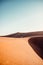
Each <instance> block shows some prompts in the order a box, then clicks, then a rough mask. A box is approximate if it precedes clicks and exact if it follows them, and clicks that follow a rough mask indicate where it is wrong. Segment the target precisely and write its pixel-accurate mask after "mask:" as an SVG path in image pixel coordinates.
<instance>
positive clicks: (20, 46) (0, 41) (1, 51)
mask: <svg viewBox="0 0 43 65" xmlns="http://www.w3.org/2000/svg"><path fill="white" fill-rule="evenodd" d="M29 39H30V37H24V38H8V37H0V65H43V60H42V59H41V58H40V57H39V56H38V55H37V53H36V52H35V51H34V50H33V48H32V47H31V46H30V45H29V42H28V40H29Z"/></svg>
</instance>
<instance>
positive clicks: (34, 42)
mask: <svg viewBox="0 0 43 65" xmlns="http://www.w3.org/2000/svg"><path fill="white" fill-rule="evenodd" d="M28 42H29V44H30V45H31V47H32V48H33V49H34V51H35V52H36V53H37V54H38V55H39V56H40V57H41V58H42V59H43V37H32V38H30V39H29V40H28Z"/></svg>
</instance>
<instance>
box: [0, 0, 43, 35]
mask: <svg viewBox="0 0 43 65" xmlns="http://www.w3.org/2000/svg"><path fill="white" fill-rule="evenodd" d="M31 31H43V0H0V35H6V34H10V33H16V32H31Z"/></svg>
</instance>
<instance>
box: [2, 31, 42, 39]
mask: <svg viewBox="0 0 43 65" xmlns="http://www.w3.org/2000/svg"><path fill="white" fill-rule="evenodd" d="M39 35H40V36H43V31H37V32H28V33H19V32H18V33H13V34H9V35H5V36H2V37H13V38H23V37H31V36H39Z"/></svg>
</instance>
